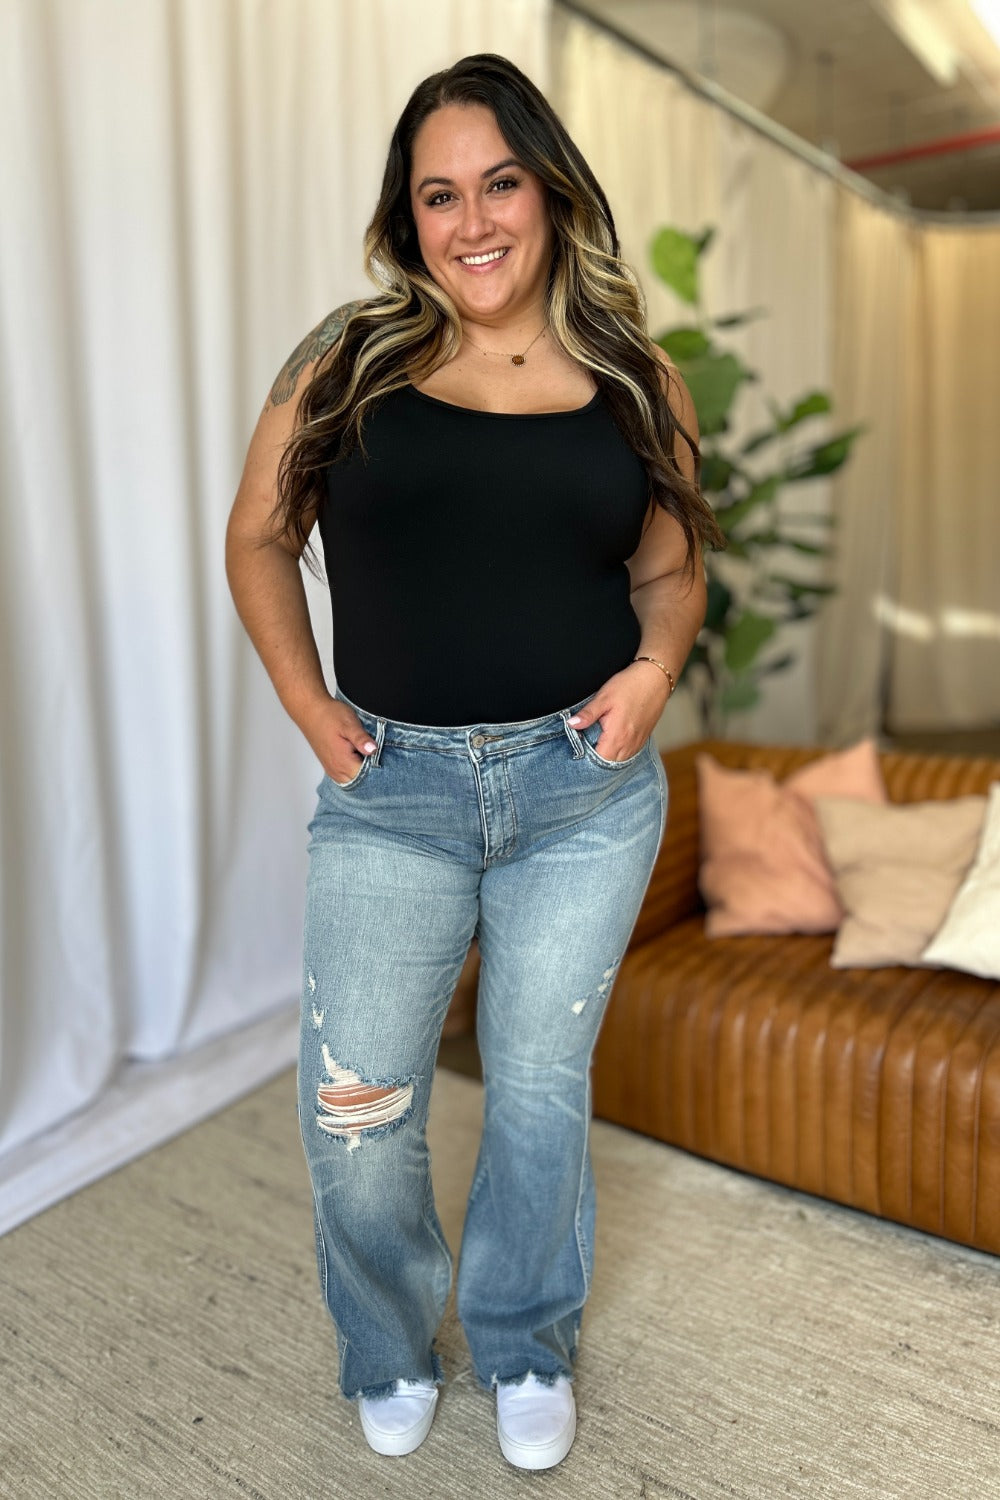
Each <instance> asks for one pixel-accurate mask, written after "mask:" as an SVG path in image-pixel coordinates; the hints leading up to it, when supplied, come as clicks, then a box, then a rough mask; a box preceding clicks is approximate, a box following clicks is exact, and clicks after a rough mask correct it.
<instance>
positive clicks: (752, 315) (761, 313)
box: [708, 307, 768, 328]
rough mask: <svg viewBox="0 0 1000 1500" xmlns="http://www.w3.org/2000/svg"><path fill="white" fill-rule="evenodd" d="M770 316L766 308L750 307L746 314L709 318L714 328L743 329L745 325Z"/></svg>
mask: <svg viewBox="0 0 1000 1500" xmlns="http://www.w3.org/2000/svg"><path fill="white" fill-rule="evenodd" d="M767 316H768V312H767V308H766V307H750V308H748V309H747V311H746V312H739V313H726V315H725V317H722V318H709V320H708V321H709V322H710V323H711V325H712V327H713V328H742V327H743V325H744V324H745V323H755V322H756V321H757V319H758V318H766V317H767Z"/></svg>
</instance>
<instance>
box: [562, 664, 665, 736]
mask: <svg viewBox="0 0 1000 1500" xmlns="http://www.w3.org/2000/svg"><path fill="white" fill-rule="evenodd" d="M669 697H670V683H669V682H668V681H667V679H666V677H665V676H664V674H663V673H662V672H661V671H660V669H659V667H657V666H654V665H653V663H652V662H651V661H634V662H630V663H629V665H628V666H627V667H624V668H623V669H622V671H620V672H616V673H615V675H614V676H613V677H609V678H608V680H607V682H605V683H603V684H602V686H601V687H599V688H598V690H597V692H596V693H595V694H594V696H593V698H591V700H590V702H589V703H588V704H587V705H586V707H584V708H581V709H580V710H579V712H578V713H575V714H574V715H573V717H572V718H571V719H570V721H569V722H570V723H571V724H572V726H573V728H574V729H586V727H587V725H588V724H593V722H594V720H595V719H600V721H601V737H600V739H599V740H598V741H597V744H596V745H595V746H594V749H595V750H596V751H597V754H598V755H600V756H602V757H603V758H604V760H628V759H629V757H630V756H632V755H637V754H638V752H639V751H640V750H641V749H642V747H643V745H644V744H645V743H646V741H647V740H648V739H649V736H650V735H651V734H652V732H653V730H654V728H655V727H656V724H657V721H658V720H659V717H660V715H661V714H662V712H663V710H664V708H665V707H666V703H667V699H668V698H669Z"/></svg>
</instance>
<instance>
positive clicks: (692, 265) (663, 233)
mask: <svg viewBox="0 0 1000 1500" xmlns="http://www.w3.org/2000/svg"><path fill="white" fill-rule="evenodd" d="M700 253H701V244H700V242H699V241H698V240H695V239H692V238H691V236H690V235H689V234H684V233H682V231H681V230H679V229H661V230H659V231H658V232H657V233H656V234H655V235H654V236H653V243H652V245H651V246H650V254H651V256H652V261H653V270H654V271H655V272H656V274H657V276H659V278H660V280H661V281H665V282H666V284H667V286H668V287H670V289H671V291H674V292H676V293H677V295H678V297H680V298H681V299H682V300H683V301H684V302H690V303H692V304H693V303H696V302H697V301H698V256H699V254H700Z"/></svg>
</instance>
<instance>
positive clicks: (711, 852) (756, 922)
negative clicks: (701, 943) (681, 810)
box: [695, 739, 887, 938]
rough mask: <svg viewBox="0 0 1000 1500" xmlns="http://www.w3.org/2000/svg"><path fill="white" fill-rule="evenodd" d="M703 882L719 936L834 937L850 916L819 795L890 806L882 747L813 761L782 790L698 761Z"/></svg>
mask: <svg viewBox="0 0 1000 1500" xmlns="http://www.w3.org/2000/svg"><path fill="white" fill-rule="evenodd" d="M695 764H696V768H697V773H698V807H699V816H700V820H701V868H700V871H699V876H698V883H699V887H700V889H701V894H702V896H703V897H704V900H705V905H706V906H707V907H708V915H707V916H706V918H705V933H706V936H708V937H710V938H716V937H730V936H733V935H734V934H737V933H748V932H762V933H785V932H833V931H834V929H835V928H836V927H837V925H838V924H839V922H840V919H841V916H842V912H841V908H840V903H839V901H838V900H837V893H836V890H835V889H834V884H833V875H832V873H831V871H830V869H829V866H828V865H827V862H826V858H825V856H824V853H823V840H822V838H821V835H820V830H819V824H818V823H817V822H816V814H815V813H814V811H813V800H814V799H815V798H816V797H822V796H825V797H857V798H861V799H863V800H864V801H865V802H866V803H868V804H871V803H885V802H886V801H887V796H886V790H885V783H884V782H883V780H882V770H881V766H880V763H879V758H878V750H877V748H876V746H875V742H874V740H870V739H869V740H862V741H861V743H860V744H857V745H852V746H851V748H850V749H848V750H838V751H834V752H832V753H831V754H829V755H822V756H820V757H819V758H818V759H817V760H813V761H810V762H809V763H808V765H805V766H802V767H801V769H800V770H798V771H794V772H793V773H792V775H791V776H789V777H787V778H786V779H785V780H784V781H783V782H781V783H780V784H779V783H778V782H776V781H775V779H774V777H773V776H772V774H771V772H770V771H731V770H729V769H728V767H726V766H722V765H720V764H719V762H718V761H717V760H714V759H713V758H712V756H710V755H705V754H701V755H699V756H697V758H696V761H695Z"/></svg>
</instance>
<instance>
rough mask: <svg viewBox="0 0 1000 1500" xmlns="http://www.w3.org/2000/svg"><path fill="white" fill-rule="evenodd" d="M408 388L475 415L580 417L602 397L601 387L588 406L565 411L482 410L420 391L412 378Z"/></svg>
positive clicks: (438, 403) (437, 403)
mask: <svg viewBox="0 0 1000 1500" xmlns="http://www.w3.org/2000/svg"><path fill="white" fill-rule="evenodd" d="M406 389H407V390H408V391H412V393H413V395H414V396H417V397H419V399H420V400H421V401H429V402H430V403H431V405H432V406H443V407H444V408H445V409H446V410H447V411H467V412H468V413H469V414H470V416H473V417H504V418H506V419H510V418H511V417H521V418H530V419H533V418H535V417H580V416H582V415H583V413H584V412H585V411H590V410H591V408H592V407H594V406H596V405H597V403H598V401H599V400H600V399H601V391H600V387H598V389H597V390H596V391H595V392H594V394H593V395H592V396H591V398H590V400H589V401H588V402H587V404H586V406H570V407H567V408H566V410H565V411H481V410H480V409H479V407H477V406H459V405H458V404H457V402H455V401H442V400H441V397H440V396H429V395H428V394H427V392H426V391H418V390H417V388H416V386H415V385H414V384H413V382H412V380H411V381H407V385H406Z"/></svg>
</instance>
